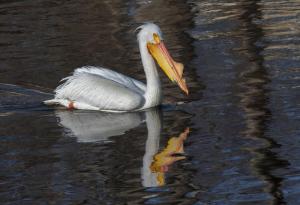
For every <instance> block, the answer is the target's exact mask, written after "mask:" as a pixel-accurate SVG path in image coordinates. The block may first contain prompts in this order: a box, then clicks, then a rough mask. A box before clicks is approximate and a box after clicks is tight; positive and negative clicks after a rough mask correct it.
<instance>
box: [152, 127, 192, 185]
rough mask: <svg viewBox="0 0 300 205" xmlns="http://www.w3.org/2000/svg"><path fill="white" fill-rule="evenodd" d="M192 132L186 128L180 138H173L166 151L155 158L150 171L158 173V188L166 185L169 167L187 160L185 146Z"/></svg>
mask: <svg viewBox="0 0 300 205" xmlns="http://www.w3.org/2000/svg"><path fill="white" fill-rule="evenodd" d="M189 132H190V129H189V128H186V129H185V130H184V131H183V132H182V133H181V134H180V135H179V137H172V138H171V139H169V141H168V144H167V146H166V148H165V149H164V150H162V151H161V152H159V153H157V154H155V155H154V156H153V162H152V163H151V165H150V169H151V171H152V172H153V173H156V176H157V177H156V180H157V185H158V186H163V185H165V173H166V172H168V170H169V167H170V166H171V165H172V164H173V163H174V162H176V161H179V160H183V159H185V156H183V154H184V149H183V144H184V141H185V140H186V138H187V136H188V134H189Z"/></svg>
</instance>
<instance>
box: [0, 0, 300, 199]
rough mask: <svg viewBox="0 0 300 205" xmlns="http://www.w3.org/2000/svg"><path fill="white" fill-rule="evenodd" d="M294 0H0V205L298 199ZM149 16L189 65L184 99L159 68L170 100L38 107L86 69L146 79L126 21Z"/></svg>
mask: <svg viewBox="0 0 300 205" xmlns="http://www.w3.org/2000/svg"><path fill="white" fill-rule="evenodd" d="M299 8H300V2H299V1H298V0H291V1H271V0H270V1H254V0H253V1H251V0H244V1H229V0H221V1H214V0H205V1H200V0H199V1H196V0H188V1H173V0H166V1H158V0H152V1H142V0H141V1H133V0H129V1H121V0H113V1H108V0H104V1H95V0H85V1H79V0H72V1H53V0H52V1H50V0H38V1H37V0H34V1H33V0H27V1H1V3H0V36H1V37H0V53H1V55H0V83H1V84H0V140H1V143H0V166H1V169H0V203H1V204H22V205H23V204H194V205H202V204H222V205H224V204H230V205H231V204H299V203H300V197H299V194H300V160H299V155H300V140H299V137H300V126H299V121H300V108H299V107H300V106H299V105H300V96H299V93H300V92H299V89H300V87H299V84H300V83H299V79H300V75H299V74H300V46H299V45H300V38H299V36H300V30H299V28H300V20H299V19H300V9H299ZM146 21H153V22H155V23H157V24H159V25H160V27H161V29H162V31H163V33H164V37H165V43H166V45H167V47H168V48H169V50H170V53H171V54H172V56H174V58H175V59H176V60H177V61H180V62H183V63H184V64H185V76H186V79H187V82H188V86H189V87H190V93H191V94H190V95H189V96H188V97H187V96H185V95H184V94H183V93H182V92H181V91H180V90H179V89H178V87H177V86H176V85H174V84H172V83H170V82H169V81H168V79H167V78H166V77H165V76H164V75H163V74H162V73H161V74H162V75H161V79H162V82H163V88H164V95H165V99H164V104H165V105H164V106H162V107H160V108H156V109H151V110H147V111H145V112H138V113H126V114H108V113H101V112H90V111H66V110H63V109H53V108H48V107H46V106H44V105H42V104H41V101H43V100H45V99H49V98H51V97H52V91H53V89H54V88H55V87H56V86H57V85H58V84H59V81H60V79H62V78H63V77H65V76H67V75H69V74H70V73H71V72H72V71H73V70H74V68H76V67H80V66H84V65H99V66H104V67H109V68H113V69H114V70H116V71H119V72H122V73H125V74H127V75H130V76H132V77H134V78H136V79H139V80H142V81H145V77H144V73H143V69H142V66H141V63H140V57H139V51H138V47H137V42H136V37H135V33H134V29H135V28H136V27H137V26H139V25H140V24H141V23H143V22H146ZM175 102H185V103H183V104H181V105H177V106H176V105H175ZM174 147H177V148H178V149H175V148H174ZM174 149H175V151H176V154H171V153H173V152H174ZM182 152H184V153H182Z"/></svg>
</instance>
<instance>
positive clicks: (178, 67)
mask: <svg viewBox="0 0 300 205" xmlns="http://www.w3.org/2000/svg"><path fill="white" fill-rule="evenodd" d="M154 39H155V41H156V43H148V44H147V47H148V50H149V52H150V54H151V55H152V56H153V57H154V59H155V60H156V62H157V63H158V65H159V66H160V67H161V68H162V70H163V71H164V72H165V73H166V75H167V76H168V77H169V79H170V80H171V81H172V82H176V83H177V84H178V86H179V87H180V88H181V90H183V91H184V92H185V93H186V94H187V95H188V94H189V91H188V88H187V85H186V82H185V79H184V78H183V77H182V73H183V69H184V66H183V65H182V64H181V63H178V62H176V61H174V60H173V59H172V57H171V56H170V54H169V52H168V50H167V48H166V46H165V44H164V43H163V42H162V41H161V40H160V39H159V37H158V36H157V35H154Z"/></svg>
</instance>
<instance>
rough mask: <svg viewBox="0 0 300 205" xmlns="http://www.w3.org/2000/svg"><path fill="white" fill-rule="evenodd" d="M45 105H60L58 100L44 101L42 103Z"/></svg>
mask: <svg viewBox="0 0 300 205" xmlns="http://www.w3.org/2000/svg"><path fill="white" fill-rule="evenodd" d="M43 103H44V104H45V105H60V104H61V103H60V100H58V99H52V100H45V101H44V102H43Z"/></svg>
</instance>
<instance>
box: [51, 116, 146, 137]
mask: <svg viewBox="0 0 300 205" xmlns="http://www.w3.org/2000/svg"><path fill="white" fill-rule="evenodd" d="M55 114H56V116H57V117H58V119H59V123H60V124H61V125H62V126H63V127H65V128H67V129H68V130H70V131H72V134H73V135H75V136H76V137H77V140H78V142H97V141H104V140H107V139H108V137H111V136H118V135H123V134H124V133H125V132H126V131H128V130H130V129H132V128H135V127H137V126H138V125H139V124H141V123H142V122H143V119H144V117H143V113H142V112H135V113H104V112H87V111H80V110H76V111H72V112H70V111H68V110H58V111H56V112H55Z"/></svg>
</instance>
